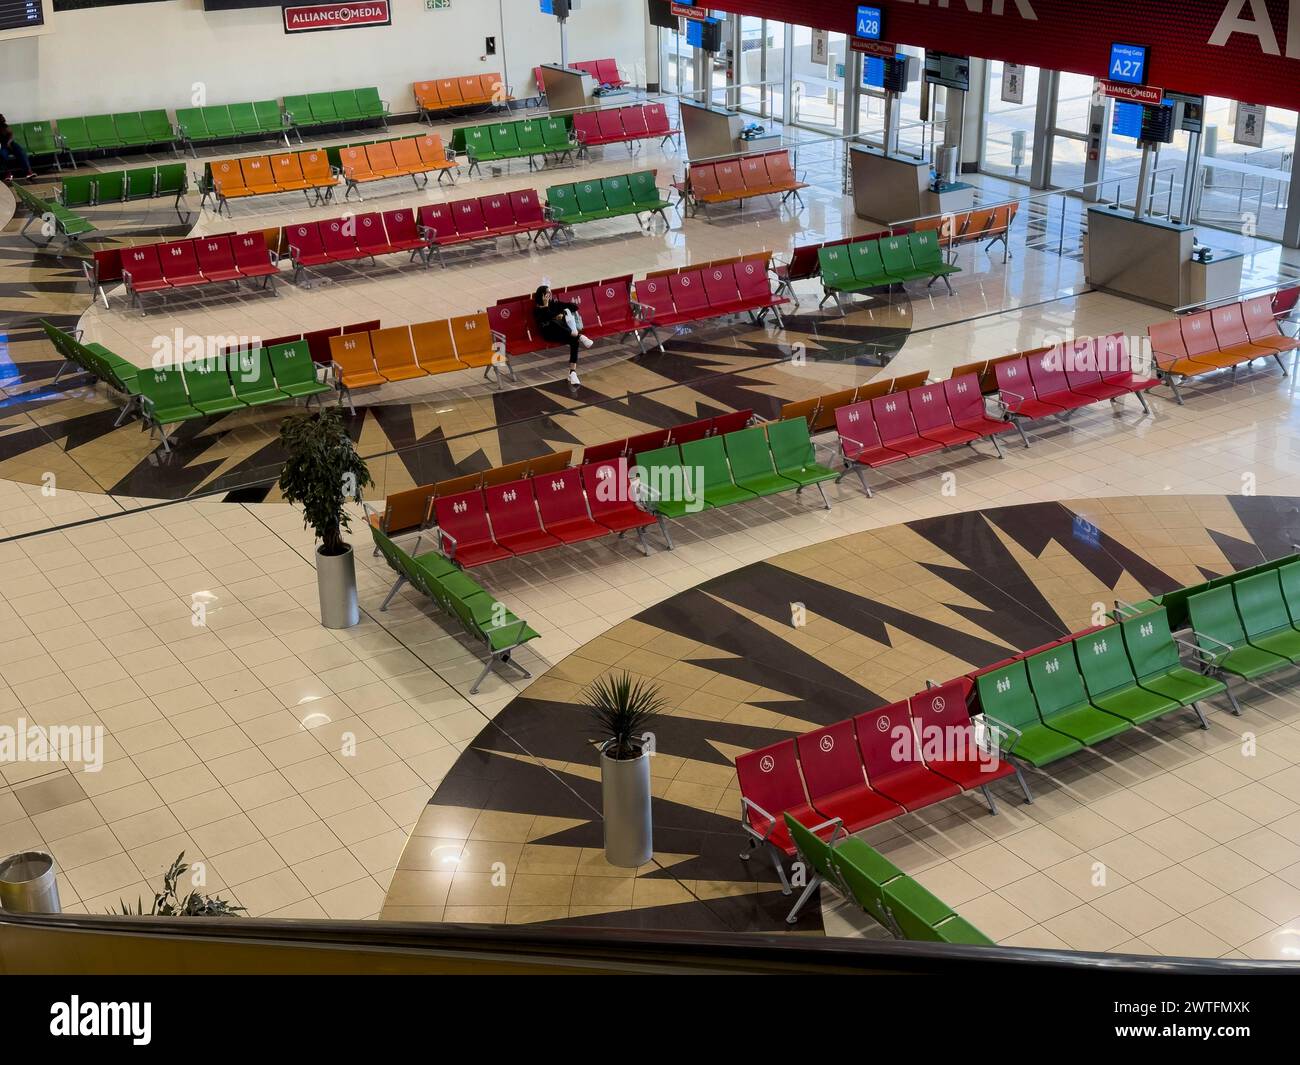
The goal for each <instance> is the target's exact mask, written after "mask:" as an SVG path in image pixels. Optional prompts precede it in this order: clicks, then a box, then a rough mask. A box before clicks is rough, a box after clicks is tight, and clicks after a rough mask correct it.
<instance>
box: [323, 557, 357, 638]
mask: <svg viewBox="0 0 1300 1065" xmlns="http://www.w3.org/2000/svg"><path fill="white" fill-rule="evenodd" d="M316 590H317V591H318V592H319V593H320V623H321V624H322V625H324V626H325V627H326V628H327V629H349V628H351V627H352V626H353V625H355V624H357V623H358V622H359V621H360V620H361V610H360V608H359V607H358V606H357V567H356V561H355V560H354V559H353V557H352V545H351V544H349V545H348V549H347V550H346V551H344V552H343V554H341V555H323V554H321V549H320V548H319V547H318V548H316Z"/></svg>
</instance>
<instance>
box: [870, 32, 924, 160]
mask: <svg viewBox="0 0 1300 1065" xmlns="http://www.w3.org/2000/svg"><path fill="white" fill-rule="evenodd" d="M899 51H900V52H901V53H902V54H904V55H910V56H913V57H914V58H915V60H916V67H917V76H916V77H915V78H914V79H913V80H912V82H911V83H910V84H909V85H908V87H907V92H905V93H904V94H903V96H902V99H901V100H900V101H899V131H898V149H899V151H900V152H903V153H907V154H911V155H915V156H922V155H924V154H925V153H926V152H928V150H929V142H930V134H929V132H928V131H927V129H926V127H925V126H924V124H923V123H922V122H921V95H922V90H921V75H920V72H921V70H922V69H924V66H925V52H924V50H923V49H920V48H914V47H912V46H911V45H906V44H905V45H901V46H900V47H899ZM867 63H868V60H867V59H866V58H865V57H864V58H863V70H864V73H865V72H866V67H867ZM875 69H876V70H877V71H878V70H879V68H878V67H875ZM858 132H859V136H860V137H861V139H862V140H864V141H866V142H867V143H868V144H871V145H873V146H875V147H877V148H882V147H884V143H885V90H884V89H883V88H881V87H880V86H879V85H864V86H862V88H861V91H860V92H859V93H858Z"/></svg>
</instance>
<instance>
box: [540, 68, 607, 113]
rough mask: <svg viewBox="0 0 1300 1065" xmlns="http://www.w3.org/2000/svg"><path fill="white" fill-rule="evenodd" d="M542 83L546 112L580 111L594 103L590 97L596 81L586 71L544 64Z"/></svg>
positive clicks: (593, 99)
mask: <svg viewBox="0 0 1300 1065" xmlns="http://www.w3.org/2000/svg"><path fill="white" fill-rule="evenodd" d="M542 83H543V87H544V88H545V89H546V106H547V109H548V110H551V111H582V110H584V109H585V108H588V107H591V106H592V105H593V104H594V103H595V102H596V100H595V98H594V97H593V96H592V93H593V92H595V90H596V79H595V78H593V77H592V76H591V75H590V74H588V73H586V71H582V70H575V69H573V68H572V67H562V66H560V65H559V64H556V63H546V64H544V65H543V66H542Z"/></svg>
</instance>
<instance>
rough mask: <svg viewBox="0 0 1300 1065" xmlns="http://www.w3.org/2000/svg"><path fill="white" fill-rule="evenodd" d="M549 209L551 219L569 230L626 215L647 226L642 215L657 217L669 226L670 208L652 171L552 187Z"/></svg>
mask: <svg viewBox="0 0 1300 1065" xmlns="http://www.w3.org/2000/svg"><path fill="white" fill-rule="evenodd" d="M546 205H547V209H548V212H549V214H550V217H552V218H554V219H555V220H556V221H557V222H562V223H564V225H566V226H573V225H576V224H578V223H580V222H594V221H598V220H600V219H603V218H621V217H623V216H625V215H633V216H635V217H636V220H637V224H638V225H644V223H642V221H641V216H642V215H643V214H649V215H655V214H658V215H659V216H660V217H661V218H662V219H663V220H664V225H665V226H667V225H668V224H669V223H668V216H667V215H666V214H665V213H664V212H665V210H666V209H667V208H668V207H669V206H670V205H669V203H668V201H667V200H666V199H665V198H664V197H663V196H662V195H661V193H660V191H659V189H658V188H657V187H656V185H655V175H654V171H653V170H645V171H641V172H639V173H635V174H617V175H615V176H613V177H607V178H598V179H595V180H592V181H580V182H577V183H576V184H564V185H553V186H551V187H550V188H549V189H547V190H546Z"/></svg>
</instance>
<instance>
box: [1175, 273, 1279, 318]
mask: <svg viewBox="0 0 1300 1065" xmlns="http://www.w3.org/2000/svg"><path fill="white" fill-rule="evenodd" d="M1297 287H1300V280H1297V279H1296V278H1294V277H1291V276H1283V275H1282V274H1276V275H1274V277H1273V278H1272V279H1271V280H1269V281H1265V282H1261V283H1260V284H1253V285H1251V287H1250V288H1243V289H1240V290H1239V291H1237V292H1235V293H1233V294H1232V295H1230V296H1216V297H1215V298H1214V299H1209V300H1201V302H1200V303H1184V304H1183V305H1182V306H1181V307H1175V308H1174V314H1188V313H1189V312H1191V311H1205V310H1210V309H1212V308H1214V307H1222V306H1225V305H1226V304H1229V303H1240V302H1241V301H1242V300H1248V299H1253V298H1254V297H1256V296H1263V295H1271V294H1272V293H1274V292H1280V291H1282V290H1283V289H1288V288H1297Z"/></svg>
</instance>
